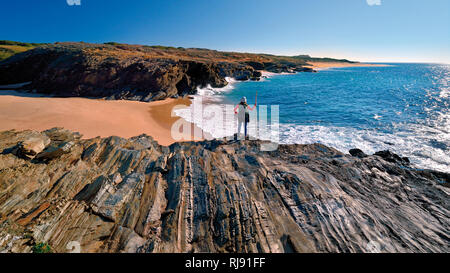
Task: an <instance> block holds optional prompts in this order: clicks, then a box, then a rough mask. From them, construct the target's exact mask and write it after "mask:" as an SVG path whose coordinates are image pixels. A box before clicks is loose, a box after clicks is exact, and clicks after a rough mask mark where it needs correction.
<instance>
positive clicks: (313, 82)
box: [177, 64, 450, 172]
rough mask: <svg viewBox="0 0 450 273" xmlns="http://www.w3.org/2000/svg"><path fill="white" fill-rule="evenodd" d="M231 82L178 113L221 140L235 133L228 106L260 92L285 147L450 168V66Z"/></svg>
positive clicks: (207, 91) (260, 101) (329, 71)
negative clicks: (386, 154)
mask: <svg viewBox="0 0 450 273" xmlns="http://www.w3.org/2000/svg"><path fill="white" fill-rule="evenodd" d="M228 81H229V82H230V84H229V85H228V86H227V87H225V88H219V89H214V88H210V87H208V88H203V89H199V90H198V95H196V96H195V99H194V104H193V105H192V106H191V109H190V110H188V109H185V110H181V111H179V112H177V114H178V115H180V116H182V117H183V118H185V119H187V120H189V121H192V122H195V123H196V124H197V125H199V126H200V127H201V128H202V129H204V130H205V131H207V132H209V133H211V134H212V135H213V136H214V137H223V136H226V135H230V134H232V133H233V132H236V121H235V119H234V114H233V112H232V111H231V112H230V110H229V109H230V107H232V105H234V104H236V103H238V102H239V100H240V98H241V97H242V96H246V97H247V98H248V101H249V104H250V105H252V104H253V103H254V100H255V92H256V91H258V105H267V106H268V108H269V109H270V107H271V106H278V107H279V123H278V122H275V124H274V127H273V128H276V127H278V128H279V134H278V136H279V139H278V140H277V141H278V142H280V143H315V142H318V143H323V144H325V145H328V146H331V147H334V148H336V149H338V150H340V151H342V152H348V150H349V149H352V148H359V149H361V150H363V151H364V152H366V153H368V154H372V153H374V152H376V151H380V150H386V149H389V150H391V151H393V152H395V153H398V154H400V155H401V156H407V157H409V158H410V160H411V161H412V162H413V163H414V164H415V165H416V166H418V167H419V168H430V169H435V170H440V171H447V172H449V171H450V109H449V105H450V90H449V81H450V65H439V64H389V66H385V67H348V68H330V69H324V70H320V71H319V73H297V74H284V75H280V74H275V75H274V74H270V75H268V77H267V78H265V79H263V80H262V81H259V82H250V81H248V82H235V81H234V80H233V79H228ZM200 104H201V105H202V106H203V107H202V109H203V111H200V112H199V111H197V112H196V113H194V112H193V111H192V108H193V107H196V106H195V105H200ZM226 105H228V106H226ZM227 107H228V112H227V111H226V110H225V109H227ZM208 109H209V110H208ZM211 109H212V110H211ZM218 109H221V111H222V113H223V114H221V113H219V110H218ZM189 111H190V112H189ZM254 112H255V113H256V112H257V111H254ZM193 113H194V114H193ZM201 113H203V114H201ZM270 113H271V111H270V110H269V121H268V123H269V124H270V122H271V121H270V118H271V115H270ZM224 120H225V121H224ZM255 120H256V117H252V121H253V122H252V123H251V126H250V127H251V128H252V129H250V131H251V133H252V132H253V134H255V132H257V131H256V129H255V128H256V124H257V122H255ZM219 121H224V122H223V125H221V126H218V124H222V123H220V122H219ZM275 125H276V126H275ZM272 135H273V132H272ZM259 137H260V138H270V136H268V135H265V136H262V135H261V136H259Z"/></svg>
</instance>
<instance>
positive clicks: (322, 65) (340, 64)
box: [305, 62, 389, 69]
mask: <svg viewBox="0 0 450 273" xmlns="http://www.w3.org/2000/svg"><path fill="white" fill-rule="evenodd" d="M308 64H309V65H305V67H309V68H312V69H325V68H339V67H385V66H389V65H387V64H369V63H343V62H308Z"/></svg>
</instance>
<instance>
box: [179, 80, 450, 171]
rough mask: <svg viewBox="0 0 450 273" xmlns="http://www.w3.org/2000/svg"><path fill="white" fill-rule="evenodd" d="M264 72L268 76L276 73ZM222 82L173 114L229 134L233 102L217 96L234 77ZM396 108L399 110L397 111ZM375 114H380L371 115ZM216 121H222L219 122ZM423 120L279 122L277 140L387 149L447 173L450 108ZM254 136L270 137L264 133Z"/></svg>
mask: <svg viewBox="0 0 450 273" xmlns="http://www.w3.org/2000/svg"><path fill="white" fill-rule="evenodd" d="M263 75H264V76H266V77H271V76H274V75H276V74H274V73H269V74H263ZM447 80H448V78H447ZM227 81H228V82H229V84H228V85H227V86H225V87H223V88H212V87H211V86H207V87H205V88H198V94H197V95H195V96H193V103H192V105H191V106H190V107H189V108H185V109H180V110H177V111H176V114H177V115H178V116H180V117H182V118H184V119H185V120H187V121H189V122H192V123H195V124H196V125H197V126H199V127H200V128H202V129H203V130H204V131H205V132H208V133H209V134H211V135H212V136H213V137H215V138H220V137H225V136H230V135H233V134H234V133H236V131H237V121H236V116H235V115H234V112H233V111H230V107H231V110H232V109H233V106H232V105H231V106H230V105H228V106H227V105H224V104H220V103H218V102H220V101H222V100H223V97H222V96H221V95H223V94H225V93H226V92H230V91H231V90H232V89H233V88H234V83H235V81H234V79H231V78H227ZM448 94H449V90H448V87H447V86H444V88H443V89H442V90H441V93H440V98H441V99H444V100H446V99H448ZM195 107H200V108H202V109H204V110H206V111H205V113H204V114H202V112H199V111H194V108H195ZM227 107H228V109H227ZM197 109H198V108H197ZM227 110H228V111H227ZM430 111H432V109H430ZM217 113H222V114H217ZM399 113H400V114H401V112H399ZM374 118H375V119H379V118H382V117H381V116H378V115H375V116H374ZM218 120H223V121H224V122H222V123H221V122H218ZM218 124H223V126H220V127H218ZM427 124H428V125H423V124H394V125H393V126H394V129H393V131H392V133H385V132H381V131H377V130H375V129H370V130H369V129H367V130H366V129H355V128H349V127H337V126H321V125H298V124H280V125H279V129H280V131H279V132H280V135H279V139H280V143H282V144H294V143H298V144H308V143H322V144H325V145H327V146H330V147H333V148H336V149H337V150H339V151H342V152H344V153H345V152H348V150H350V149H352V148H359V149H361V150H363V151H364V152H365V153H367V154H373V153H375V152H377V151H380V150H391V151H392V152H394V153H397V154H399V155H401V156H406V157H409V158H410V160H411V161H412V162H413V164H415V165H416V166H417V167H419V168H429V169H435V170H440V171H445V172H449V171H450V167H449V164H450V111H447V112H442V113H439V114H437V115H436V116H435V117H434V118H433V120H428V122H427ZM249 132H250V135H256V134H255V132H256V122H255V118H252V119H251V123H250V126H249ZM258 137H259V138H261V139H269V138H270V136H267V135H264V136H258Z"/></svg>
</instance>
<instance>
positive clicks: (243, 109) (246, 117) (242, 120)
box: [234, 92, 258, 139]
mask: <svg viewBox="0 0 450 273" xmlns="http://www.w3.org/2000/svg"><path fill="white" fill-rule="evenodd" d="M257 97H258V92H256V97H255V105H253V107H250V106H249V105H248V104H247V98H246V97H242V99H241V102H240V103H239V104H237V105H236V107H234V114H237V115H238V134H237V137H238V138H239V137H240V135H241V126H242V124H244V136H245V139H248V135H247V127H248V123H249V122H250V113H249V111H248V110H250V111H253V110H254V109H255V108H256V104H257V102H256V101H257ZM238 110H239V112H238Z"/></svg>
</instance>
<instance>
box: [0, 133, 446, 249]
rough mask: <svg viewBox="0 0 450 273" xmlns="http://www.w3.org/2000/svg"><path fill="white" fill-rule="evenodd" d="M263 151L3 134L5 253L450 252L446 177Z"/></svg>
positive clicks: (367, 161)
mask: <svg viewBox="0 0 450 273" xmlns="http://www.w3.org/2000/svg"><path fill="white" fill-rule="evenodd" d="M39 136H41V137H42V138H46V137H47V138H48V139H50V143H49V144H48V145H47V148H46V149H44V150H42V151H41V152H40V153H38V154H37V155H36V157H34V158H23V157H18V156H17V155H15V154H14V153H12V152H11V151H12V150H13V147H16V146H17V145H18V144H19V143H21V142H22V143H23V142H24V141H26V140H27V139H29V138H36V137H39ZM64 143H66V144H67V143H71V145H70V149H66V150H64V152H58V153H55V152H54V151H57V150H58V149H63V148H61V147H65V145H66V144H64ZM262 144H263V142H261V141H222V140H213V141H205V142H197V143H176V144H173V145H172V146H170V147H163V146H160V145H158V144H157V143H156V142H155V141H153V139H152V138H151V137H148V136H145V135H142V136H137V137H134V138H130V139H123V138H119V137H108V138H103V139H102V138H94V139H89V140H83V139H80V136H79V134H75V133H71V132H69V131H67V130H64V129H52V130H48V131H45V132H33V131H22V132H17V131H6V132H1V133H0V251H2V252H30V251H31V249H32V246H33V245H34V244H35V243H37V242H46V243H48V244H49V245H50V246H51V247H52V249H53V250H54V251H55V252H70V251H72V247H73V246H74V245H75V246H76V245H78V246H79V247H80V250H81V252H371V251H377V252H448V251H450V248H449V245H450V244H449V241H450V240H449V234H448V230H449V228H450V218H449V216H450V212H449V208H450V207H449V201H448V194H449V187H448V185H449V175H448V174H446V173H440V172H434V171H431V170H416V169H414V168H413V167H411V166H410V167H408V166H405V164H403V163H401V162H400V163H399V162H397V161H394V162H392V160H390V158H391V156H388V157H387V160H386V159H385V158H384V157H383V156H378V155H367V156H365V157H362V158H359V157H355V156H351V155H346V154H343V153H341V152H339V151H337V150H335V149H332V148H329V147H326V146H323V145H320V144H313V145H280V146H279V147H278V149H277V150H275V151H272V152H263V151H261V150H260V147H261V145H262ZM40 154H46V155H47V156H42V155H41V156H40ZM49 154H51V155H52V156H51V157H52V158H51V160H48V156H49ZM384 155H386V153H384Z"/></svg>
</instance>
